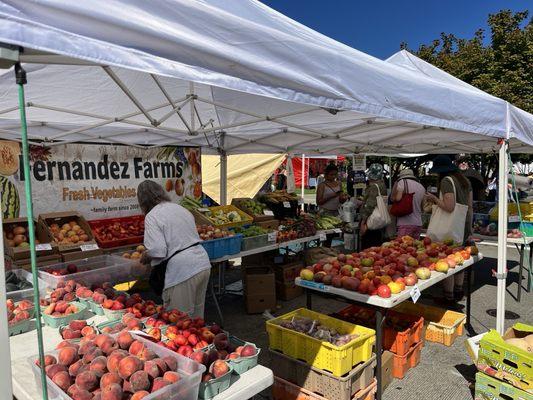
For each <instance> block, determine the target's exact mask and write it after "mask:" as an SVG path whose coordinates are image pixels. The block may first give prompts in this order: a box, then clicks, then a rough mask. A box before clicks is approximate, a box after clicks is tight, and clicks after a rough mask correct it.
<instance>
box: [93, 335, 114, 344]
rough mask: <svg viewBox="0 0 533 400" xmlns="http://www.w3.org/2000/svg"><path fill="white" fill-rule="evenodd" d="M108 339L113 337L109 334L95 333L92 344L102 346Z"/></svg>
mask: <svg viewBox="0 0 533 400" xmlns="http://www.w3.org/2000/svg"><path fill="white" fill-rule="evenodd" d="M109 339H113V338H112V337H111V336H109V335H106V334H105V333H101V334H100V335H96V337H95V338H94V344H95V345H96V346H98V347H102V345H103V344H104V343H105V342H107V341H108V340H109Z"/></svg>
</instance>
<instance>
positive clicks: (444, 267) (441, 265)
mask: <svg viewBox="0 0 533 400" xmlns="http://www.w3.org/2000/svg"><path fill="white" fill-rule="evenodd" d="M448 269H449V266H448V263H447V262H446V261H444V260H440V261H437V262H436V263H435V271H437V272H443V273H447V272H448Z"/></svg>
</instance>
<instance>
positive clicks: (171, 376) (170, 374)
mask: <svg viewBox="0 0 533 400" xmlns="http://www.w3.org/2000/svg"><path fill="white" fill-rule="evenodd" d="M163 379H164V380H166V381H168V382H170V383H176V382H177V381H179V380H180V379H181V377H180V376H179V374H178V373H177V372H174V371H167V372H165V375H163Z"/></svg>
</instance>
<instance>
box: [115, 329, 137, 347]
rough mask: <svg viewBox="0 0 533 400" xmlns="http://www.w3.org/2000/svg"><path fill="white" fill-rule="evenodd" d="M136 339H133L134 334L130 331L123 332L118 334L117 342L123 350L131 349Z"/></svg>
mask: <svg viewBox="0 0 533 400" xmlns="http://www.w3.org/2000/svg"><path fill="white" fill-rule="evenodd" d="M134 341H135V339H133V336H131V335H130V333H129V332H121V333H119V335H118V336H117V343H118V345H119V347H120V348H121V349H123V350H127V349H129V348H130V346H131V344H132V343H133V342H134Z"/></svg>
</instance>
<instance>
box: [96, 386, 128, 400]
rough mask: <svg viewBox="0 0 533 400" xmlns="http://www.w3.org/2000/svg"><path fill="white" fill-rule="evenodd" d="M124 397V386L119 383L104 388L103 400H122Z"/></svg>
mask: <svg viewBox="0 0 533 400" xmlns="http://www.w3.org/2000/svg"><path fill="white" fill-rule="evenodd" d="M122 396H123V393H122V386H120V385H119V384H117V383H112V384H110V385H107V386H105V387H103V388H102V393H101V399H102V400H121V399H122Z"/></svg>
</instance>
